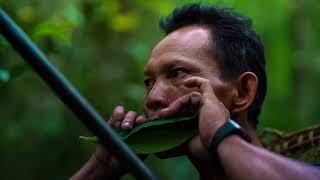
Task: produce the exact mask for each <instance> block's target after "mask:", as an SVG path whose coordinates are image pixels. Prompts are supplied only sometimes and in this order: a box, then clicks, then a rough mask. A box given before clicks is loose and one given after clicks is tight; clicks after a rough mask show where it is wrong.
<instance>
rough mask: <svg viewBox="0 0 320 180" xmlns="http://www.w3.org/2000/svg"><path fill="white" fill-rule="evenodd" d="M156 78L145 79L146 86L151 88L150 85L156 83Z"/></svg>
mask: <svg viewBox="0 0 320 180" xmlns="http://www.w3.org/2000/svg"><path fill="white" fill-rule="evenodd" d="M154 83H155V82H154V80H152V79H145V80H144V85H145V86H146V88H150V87H153V85H154Z"/></svg>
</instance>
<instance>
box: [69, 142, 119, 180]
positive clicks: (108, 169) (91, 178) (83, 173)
mask: <svg viewBox="0 0 320 180" xmlns="http://www.w3.org/2000/svg"><path fill="white" fill-rule="evenodd" d="M124 173H125V170H124V168H121V167H120V163H119V161H118V160H117V159H116V158H115V157H114V156H112V155H111V154H109V153H108V152H107V151H105V150H104V149H103V147H98V148H97V150H96V152H95V153H94V154H92V156H91V158H90V159H89V160H88V161H87V162H86V163H85V164H84V165H83V166H82V168H81V169H80V170H79V171H78V172H77V173H76V174H74V175H73V176H72V177H71V178H70V179H71V180H97V179H120V177H121V176H122V175H123V174H124Z"/></svg>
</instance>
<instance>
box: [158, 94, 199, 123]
mask: <svg viewBox="0 0 320 180" xmlns="http://www.w3.org/2000/svg"><path fill="white" fill-rule="evenodd" d="M200 99H201V94H200V93H198V92H192V93H190V94H187V95H185V96H182V97H180V98H178V99H177V100H175V101H174V102H173V103H171V104H170V105H169V107H167V108H165V109H163V110H161V111H160V113H159V114H160V117H161V118H168V117H173V116H176V115H177V114H181V112H183V111H184V110H186V109H190V107H196V106H197V105H198V104H199V102H200ZM188 107H189V108H188Z"/></svg>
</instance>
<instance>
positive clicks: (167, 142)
mask: <svg viewBox="0 0 320 180" xmlns="http://www.w3.org/2000/svg"><path fill="white" fill-rule="evenodd" d="M190 121H191V122H190ZM194 121H196V120H195V118H194V117H179V118H172V119H160V120H156V121H149V122H147V123H144V124H141V125H138V126H136V127H134V128H133V129H132V130H131V131H128V130H124V129H114V130H115V132H116V133H117V134H118V135H119V137H120V138H121V139H123V140H124V141H125V142H126V143H127V144H128V145H129V146H130V147H131V149H132V150H133V151H134V152H135V153H137V154H153V153H158V152H163V151H166V150H169V149H172V148H175V147H177V146H179V145H181V144H182V143H184V142H185V141H186V140H188V139H190V138H191V137H192V136H194V135H195V134H196V132H197V129H196V126H195V124H196V123H195V122H194ZM80 139H83V140H85V141H89V142H99V140H98V139H97V138H96V137H85V136H80Z"/></svg>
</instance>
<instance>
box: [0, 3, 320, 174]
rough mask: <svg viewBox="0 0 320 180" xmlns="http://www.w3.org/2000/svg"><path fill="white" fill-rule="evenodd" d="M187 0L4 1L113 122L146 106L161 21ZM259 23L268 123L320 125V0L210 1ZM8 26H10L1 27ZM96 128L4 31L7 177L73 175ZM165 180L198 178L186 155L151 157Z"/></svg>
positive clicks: (0, 80)
mask: <svg viewBox="0 0 320 180" xmlns="http://www.w3.org/2000/svg"><path fill="white" fill-rule="evenodd" d="M189 2H199V1H190V0H189V1H187V0H152V1H144V0H55V1H50V0H0V7H1V8H3V9H4V10H6V11H7V13H8V14H10V16H11V17H12V18H13V19H14V20H15V21H16V22H17V23H18V24H19V25H21V27H22V28H23V29H24V30H25V31H26V33H27V34H28V35H30V37H31V39H32V40H34V41H35V42H36V44H37V45H38V46H39V47H40V48H41V49H42V50H43V51H44V52H45V53H46V54H47V56H48V57H49V58H50V60H51V61H52V62H53V63H54V64H55V65H56V66H57V67H58V68H59V69H60V70H61V71H62V72H63V73H64V74H65V76H66V77H67V78H68V79H69V80H70V81H71V82H72V83H73V84H74V85H75V86H76V87H77V88H78V89H79V90H80V92H81V93H82V94H83V95H84V96H85V97H86V98H88V99H89V101H90V102H91V103H92V104H93V105H94V106H95V107H96V108H97V110H98V111H99V112H100V113H101V114H102V115H103V116H104V117H106V119H108V117H109V115H110V114H111V112H112V110H113V108H114V107H115V106H116V105H119V104H121V105H125V106H126V107H128V109H133V110H137V111H140V112H141V102H142V100H143V96H144V86H143V78H142V77H143V67H144V64H145V63H146V61H147V60H148V56H149V53H150V50H151V49H152V47H153V46H154V45H155V44H156V43H157V41H159V40H160V39H161V37H163V33H162V32H161V31H160V30H159V28H158V22H159V19H160V18H161V17H163V16H165V15H167V14H168V13H169V12H170V11H171V10H173V9H174V7H176V6H178V5H183V4H186V3H189ZM201 2H205V3H214V4H217V5H219V6H223V7H229V8H233V9H235V10H236V11H238V12H240V13H241V14H243V15H246V16H249V17H251V18H252V20H253V25H254V28H255V30H256V31H257V32H258V34H260V36H261V38H262V39H263V42H264V44H265V50H266V57H267V73H268V80H269V87H268V88H269V89H268V96H267V99H266V102H265V104H264V110H263V113H262V115H261V122H260V128H264V127H272V128H277V129H280V130H284V131H293V130H297V129H302V128H304V127H307V126H310V125H314V124H317V123H319V120H320V119H319V116H320V111H319V108H320V101H319V102H318V99H320V93H319V92H320V83H319V84H318V82H319V80H320V46H319V42H320V23H319V19H320V2H319V1H317V0H268V1H252V0H215V1H211V0H206V1H201ZM0 28H1V27H0ZM79 135H90V132H89V131H88V130H87V129H86V128H85V127H84V126H83V125H82V124H81V123H80V122H79V121H78V120H77V119H76V118H75V117H74V116H73V115H72V114H71V113H70V112H69V110H67V109H66V108H65V106H64V105H63V104H62V103H61V102H60V100H58V99H57V98H56V96H55V95H54V94H53V93H52V91H51V90H50V89H49V88H48V87H47V86H46V85H45V84H44V83H43V81H42V80H41V79H40V78H39V77H38V76H37V75H35V73H33V72H32V70H31V69H30V68H29V66H28V65H26V64H25V63H24V61H23V60H22V59H21V57H19V56H18V55H17V53H16V52H15V51H14V50H13V48H12V47H11V46H10V45H9V44H8V43H7V42H6V40H5V39H4V38H2V37H0V172H1V178H0V179H11V180H15V179H30V180H31V179H33V180H35V179H48V180H55V179H67V178H68V177H70V176H71V175H72V174H73V173H74V172H76V171H77V170H78V169H79V168H80V167H81V165H82V164H83V163H84V162H85V161H86V160H87V159H88V158H89V157H90V155H91V153H92V152H93V151H94V148H95V146H94V145H92V144H88V143H83V142H79V140H78V136H79ZM146 162H147V164H148V165H149V166H150V167H151V169H152V170H153V171H154V172H155V173H156V174H157V175H158V176H159V178H160V179H169V180H170V179H172V180H175V179H197V178H198V177H197V174H196V171H195V170H194V169H193V168H192V165H191V164H190V163H189V162H188V161H187V160H186V159H185V158H184V157H180V158H174V159H169V160H158V159H156V158H155V157H151V158H149V159H147V160H146Z"/></svg>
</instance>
